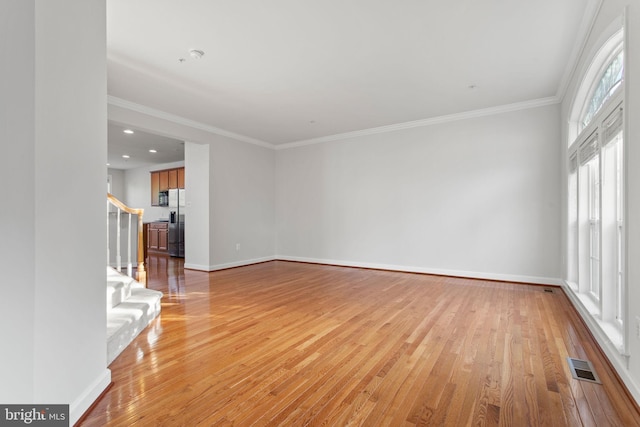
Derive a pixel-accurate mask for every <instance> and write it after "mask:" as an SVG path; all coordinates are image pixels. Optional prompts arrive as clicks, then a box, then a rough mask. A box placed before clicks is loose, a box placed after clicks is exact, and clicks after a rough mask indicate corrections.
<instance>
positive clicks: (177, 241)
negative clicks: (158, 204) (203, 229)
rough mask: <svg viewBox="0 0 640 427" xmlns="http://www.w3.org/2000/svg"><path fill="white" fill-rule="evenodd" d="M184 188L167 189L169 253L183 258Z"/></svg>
mask: <svg viewBox="0 0 640 427" xmlns="http://www.w3.org/2000/svg"><path fill="white" fill-rule="evenodd" d="M184 207H185V198H184V188H180V189H174V190H169V209H171V211H170V212H169V255H170V256H173V257H180V258H184V213H185V212H184V211H185V208H184Z"/></svg>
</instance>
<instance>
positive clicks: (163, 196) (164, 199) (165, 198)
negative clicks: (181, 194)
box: [158, 191, 169, 206]
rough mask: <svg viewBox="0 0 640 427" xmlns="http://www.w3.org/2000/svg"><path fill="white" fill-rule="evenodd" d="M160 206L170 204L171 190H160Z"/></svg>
mask: <svg viewBox="0 0 640 427" xmlns="http://www.w3.org/2000/svg"><path fill="white" fill-rule="evenodd" d="M158 206H169V192H168V191H160V192H159V193H158Z"/></svg>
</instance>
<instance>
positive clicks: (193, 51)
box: [189, 49, 204, 59]
mask: <svg viewBox="0 0 640 427" xmlns="http://www.w3.org/2000/svg"><path fill="white" fill-rule="evenodd" d="M189 55H191V57H192V58H193V59H200V58H202V57H203V56H204V52H203V51H201V50H197V49H191V50H190V51H189Z"/></svg>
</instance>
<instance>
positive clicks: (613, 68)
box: [580, 46, 624, 129]
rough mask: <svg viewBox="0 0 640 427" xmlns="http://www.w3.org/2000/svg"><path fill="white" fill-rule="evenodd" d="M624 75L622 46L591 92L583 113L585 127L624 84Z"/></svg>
mask: <svg viewBox="0 0 640 427" xmlns="http://www.w3.org/2000/svg"><path fill="white" fill-rule="evenodd" d="M623 75H624V51H623V50H622V46H621V47H620V51H619V52H618V53H617V55H616V56H615V57H614V58H613V60H612V61H611V62H609V63H608V65H607V68H606V69H605V71H604V73H602V75H601V76H600V78H599V80H598V85H597V86H596V88H595V90H594V91H593V93H592V94H591V98H590V100H589V102H588V103H587V104H586V107H587V108H586V110H585V112H584V114H583V115H582V119H581V120H580V123H581V125H582V128H583V129H584V128H585V127H587V126H588V125H589V123H591V119H593V117H594V116H595V115H596V113H597V112H598V111H600V108H602V106H603V105H604V103H605V102H606V101H607V100H608V99H609V98H611V96H612V95H613V94H614V93H615V91H616V90H617V89H618V87H620V85H621V84H622V76H623Z"/></svg>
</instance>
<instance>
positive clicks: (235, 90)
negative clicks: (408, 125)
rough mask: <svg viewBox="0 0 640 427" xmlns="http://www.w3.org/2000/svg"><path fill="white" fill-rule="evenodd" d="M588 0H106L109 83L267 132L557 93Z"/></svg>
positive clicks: (269, 136)
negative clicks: (195, 52) (195, 55)
mask: <svg viewBox="0 0 640 427" xmlns="http://www.w3.org/2000/svg"><path fill="white" fill-rule="evenodd" d="M588 2H589V0H536V1H530V0H446V1H442V0H438V1H436V0H402V1H398V0H395V1H394V0H322V1H319V0H316V1H311V0H272V1H264V0H242V1H239V0H236V1H233V0H226V1H222V0H181V1H176V0H135V1H131V0H107V12H108V15H107V18H108V21H107V29H108V33H107V39H108V90H109V95H111V96H112V97H116V98H120V99H123V100H127V101H130V102H134V103H137V104H141V105H144V106H146V107H149V108H153V109H157V110H160V111H163V112H166V113H171V114H174V115H177V116H180V117H183V118H186V119H189V120H194V121H197V122H200V123H202V124H204V125H207V126H211V127H216V128H220V129H224V130H226V131H228V132H233V133H236V134H240V135H243V136H246V137H250V138H253V139H257V140H260V141H264V142H267V143H269V144H274V145H277V144H285V143H291V142H297V141H304V140H309V139H315V138H320V137H325V136H329V135H335V134H340V133H345V132H351V131H358V130H363V129H370V128H375V127H379V126H386V125H392V124H399V123H404V122H409V121H415V120H421V119H428V118H433V117H439V116H443V115H448V114H454V113H460V112H465V111H472V110H477V109H483V108H490V107H496V106H500V105H506V104H512V103H518V102H524V101H531V100H537V99H543V98H548V97H554V96H557V95H558V94H559V92H561V91H562V90H563V89H562V86H563V81H565V80H566V77H567V75H566V73H567V70H568V69H569V68H570V66H571V62H572V59H571V58H572V56H573V52H574V49H575V46H577V43H578V42H579V40H577V37H578V33H579V30H580V28H581V22H582V19H583V14H584V11H585V9H586V8H587V3H588ZM190 49H200V50H203V51H204V52H205V55H204V57H203V58H201V59H199V60H196V59H192V58H191V57H190V56H189V53H188V52H189V50H190ZM179 58H185V59H186V61H184V62H182V63H180V62H179V61H178V59H179ZM471 87H473V88H471Z"/></svg>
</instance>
